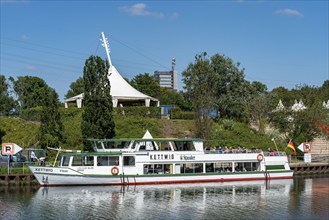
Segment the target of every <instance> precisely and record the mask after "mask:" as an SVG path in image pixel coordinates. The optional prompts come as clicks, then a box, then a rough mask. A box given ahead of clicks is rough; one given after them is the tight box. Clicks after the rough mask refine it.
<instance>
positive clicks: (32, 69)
mask: <svg viewBox="0 0 329 220" xmlns="http://www.w3.org/2000/svg"><path fill="white" fill-rule="evenodd" d="M25 68H26V69H27V70H29V71H35V70H37V68H36V67H35V66H26V67H25Z"/></svg>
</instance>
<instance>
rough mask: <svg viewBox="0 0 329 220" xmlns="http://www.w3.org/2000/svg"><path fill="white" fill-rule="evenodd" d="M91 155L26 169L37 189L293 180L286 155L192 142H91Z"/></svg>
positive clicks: (73, 155) (65, 157)
mask: <svg viewBox="0 0 329 220" xmlns="http://www.w3.org/2000/svg"><path fill="white" fill-rule="evenodd" d="M89 141H90V144H91V145H92V147H93V148H94V152H77V153H63V154H62V155H61V157H60V161H59V164H58V166H53V167H44V166H30V167H29V168H30V170H31V171H32V173H33V174H34V176H35V177H36V179H37V180H38V182H39V183H40V185H43V186H45V185H47V186H52V185H138V184H161V183H194V182H218V181H237V180H263V179H284V178H292V176H293V171H291V170H290V167H289V163H288V159H287V156H286V155H285V153H281V152H276V154H275V155H274V156H271V155H270V154H268V153H264V152H263V151H259V152H256V151H249V150H246V151H244V152H229V153H224V152H219V151H214V152H212V151H206V150H204V147H203V141H202V140H201V139H195V138H182V139H175V138H174V139H165V138H141V139H90V140H89Z"/></svg>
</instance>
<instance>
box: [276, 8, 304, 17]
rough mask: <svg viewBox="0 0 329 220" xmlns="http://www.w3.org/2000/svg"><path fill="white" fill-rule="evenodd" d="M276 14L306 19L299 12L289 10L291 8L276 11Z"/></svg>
mask: <svg viewBox="0 0 329 220" xmlns="http://www.w3.org/2000/svg"><path fill="white" fill-rule="evenodd" d="M274 13H275V14H280V15H289V16H298V17H304V15H303V14H302V13H300V12H299V11H297V10H294V9H289V8H286V9H280V10H276V11H275V12H274Z"/></svg>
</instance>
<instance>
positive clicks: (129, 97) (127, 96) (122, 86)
mask: <svg viewBox="0 0 329 220" xmlns="http://www.w3.org/2000/svg"><path fill="white" fill-rule="evenodd" d="M102 38H103V40H102V42H103V46H104V47H105V49H106V54H107V57H108V62H109V66H110V68H109V70H108V78H109V80H110V85H111V91H110V94H111V96H112V102H113V107H117V105H118V102H136V101H145V105H146V106H150V101H154V102H157V105H158V106H159V105H160V103H159V100H158V99H156V98H153V97H151V96H148V95H146V94H143V93H141V92H140V91H138V90H137V89H135V88H134V87H132V86H131V85H130V84H129V83H128V82H127V81H126V80H125V79H124V78H123V77H122V76H121V74H120V73H119V72H118V70H117V69H116V68H115V67H114V66H113V65H112V62H111V57H110V50H109V46H108V42H107V39H106V38H105V35H104V33H103V32H102ZM83 98H84V95H83V93H82V94H79V95H77V96H74V97H71V98H68V99H66V100H65V101H64V102H65V107H66V108H67V102H74V101H76V102H77V106H78V107H79V108H80V107H81V102H82V100H83Z"/></svg>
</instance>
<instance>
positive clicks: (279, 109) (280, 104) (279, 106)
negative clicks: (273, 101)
mask: <svg viewBox="0 0 329 220" xmlns="http://www.w3.org/2000/svg"><path fill="white" fill-rule="evenodd" d="M284 109H285V107H284V105H283V104H282V101H281V99H280V100H279V103H278V105H277V106H276V108H275V111H283V110H284Z"/></svg>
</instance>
